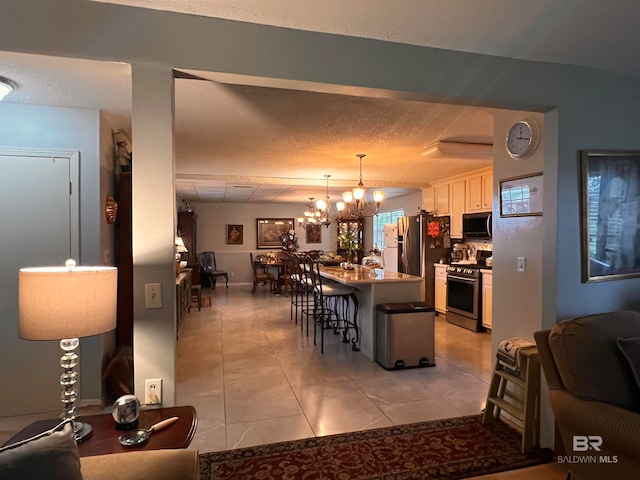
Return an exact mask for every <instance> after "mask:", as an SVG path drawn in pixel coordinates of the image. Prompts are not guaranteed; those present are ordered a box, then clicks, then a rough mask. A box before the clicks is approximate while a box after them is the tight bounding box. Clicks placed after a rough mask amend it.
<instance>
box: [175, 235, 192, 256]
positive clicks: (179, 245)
mask: <svg viewBox="0 0 640 480" xmlns="http://www.w3.org/2000/svg"><path fill="white" fill-rule="evenodd" d="M175 243H176V252H179V253H186V252H188V251H189V250H187V247H186V245H185V244H184V240H182V237H176V241H175Z"/></svg>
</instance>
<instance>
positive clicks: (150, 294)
mask: <svg viewBox="0 0 640 480" xmlns="http://www.w3.org/2000/svg"><path fill="white" fill-rule="evenodd" d="M161 287H162V285H161V284H160V283H146V284H145V285H144V308H162V288H161Z"/></svg>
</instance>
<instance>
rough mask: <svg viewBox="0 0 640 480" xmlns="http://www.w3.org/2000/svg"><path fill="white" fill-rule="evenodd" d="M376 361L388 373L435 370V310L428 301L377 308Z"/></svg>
mask: <svg viewBox="0 0 640 480" xmlns="http://www.w3.org/2000/svg"><path fill="white" fill-rule="evenodd" d="M376 310H377V312H376V329H377V334H376V361H377V362H378V363H379V364H380V365H382V366H383V367H384V368H386V369H387V370H394V369H399V368H410V367H435V365H436V357H435V323H434V322H435V310H434V308H433V307H432V306H431V305H429V304H427V303H425V302H409V303H381V304H379V305H377V306H376Z"/></svg>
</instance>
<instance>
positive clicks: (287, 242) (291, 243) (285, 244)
mask: <svg viewBox="0 0 640 480" xmlns="http://www.w3.org/2000/svg"><path fill="white" fill-rule="evenodd" d="M280 241H281V242H282V250H284V251H285V252H295V251H296V250H297V249H298V247H299V245H298V237H296V234H295V232H294V231H293V230H289V232H288V233H283V234H282V235H280Z"/></svg>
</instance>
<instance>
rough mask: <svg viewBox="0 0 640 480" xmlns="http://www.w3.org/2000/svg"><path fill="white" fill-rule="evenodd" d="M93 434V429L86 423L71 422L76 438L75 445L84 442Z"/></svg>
mask: <svg viewBox="0 0 640 480" xmlns="http://www.w3.org/2000/svg"><path fill="white" fill-rule="evenodd" d="M91 432H93V428H92V427H91V425H89V424H88V423H86V422H76V421H74V422H73V433H74V435H75V437H76V443H80V442H83V441H85V440H86V439H87V438H89V436H90V435H91Z"/></svg>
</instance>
